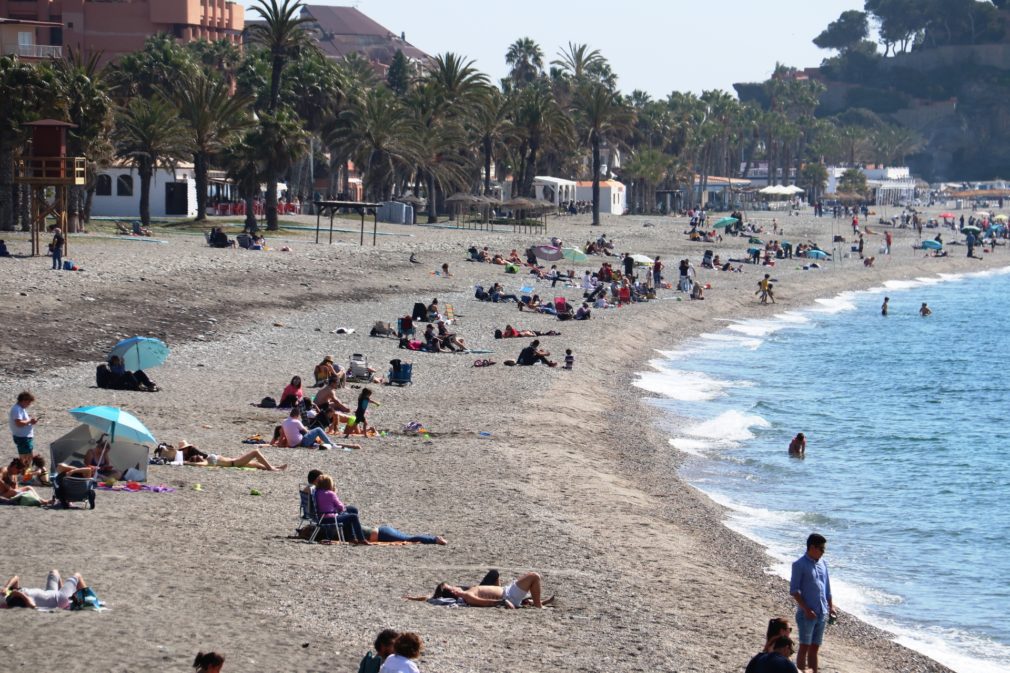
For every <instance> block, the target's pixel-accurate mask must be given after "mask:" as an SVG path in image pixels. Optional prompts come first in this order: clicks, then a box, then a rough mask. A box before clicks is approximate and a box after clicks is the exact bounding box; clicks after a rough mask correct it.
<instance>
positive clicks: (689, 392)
mask: <svg viewBox="0 0 1010 673" xmlns="http://www.w3.org/2000/svg"><path fill="white" fill-rule="evenodd" d="M649 364H650V365H652V366H653V367H656V368H657V370H658V371H654V372H639V374H638V379H637V380H636V381H635V383H634V385H635V386H637V387H639V388H642V389H643V390H648V391H649V392H651V393H656V394H658V395H662V396H663V397H668V398H670V399H672V400H678V401H681V402H704V401H706V400H712V399H715V398H716V397H719V396H720V395H722V394H723V391H724V390H726V389H727V388H730V387H732V386H733V385H735V383H734V382H733V381H723V380H721V379H716V378H712V377H711V376H708V375H706V374H702V373H700V372H690V371H685V370H682V369H672V368H667V367H664V366H663V365H662V364H661V363H660V362H659V361H653V362H650V363H649Z"/></svg>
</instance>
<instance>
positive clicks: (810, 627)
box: [789, 533, 835, 673]
mask: <svg viewBox="0 0 1010 673" xmlns="http://www.w3.org/2000/svg"><path fill="white" fill-rule="evenodd" d="M827 542H828V541H827V539H825V537H824V536H823V535H821V534H819V533H811V534H810V536H809V537H808V538H807V553H806V554H804V555H803V556H801V557H800V558H798V559H797V560H796V561H795V562H794V563H793V571H792V576H791V578H790V580H789V593H790V595H791V596H792V597H793V599H794V600H795V601H796V605H797V606H798V609H797V610H796V628H797V630H798V631H799V640H800V649H799V652H798V653H797V655H796V667H797V668H799V669H800V670H801V671H805V670H810V671H812V672H813V673H817V651H818V650H819V649H820V646H821V641H822V640H823V638H824V626H825V624H826V623H827V621H828V618H829V617H830V618H831V619H834V617H835V606H834V604H833V603H832V601H831V580H830V579H829V577H828V565H827V564H826V563H825V562H824V560H823V559H822V557H823V556H824V549H825V546H826V545H827Z"/></svg>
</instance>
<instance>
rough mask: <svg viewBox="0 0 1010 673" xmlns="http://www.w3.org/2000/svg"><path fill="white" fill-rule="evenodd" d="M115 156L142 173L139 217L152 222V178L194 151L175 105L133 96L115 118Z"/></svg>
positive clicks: (156, 98) (147, 222)
mask: <svg viewBox="0 0 1010 673" xmlns="http://www.w3.org/2000/svg"><path fill="white" fill-rule="evenodd" d="M114 139H115V145H116V155H117V156H118V157H120V158H122V159H125V160H126V161H128V162H129V163H130V164H132V165H133V166H134V167H135V168H136V169H137V173H138V174H139V176H140V220H141V222H142V223H143V225H144V226H145V227H146V226H148V225H150V224H151V178H152V177H153V176H154V171H155V169H157V168H159V167H161V166H169V167H174V165H175V163H176V162H177V161H179V160H181V159H184V158H186V157H187V156H189V154H190V153H191V152H192V151H193V146H192V144H191V143H190V141H189V134H188V133H187V132H186V125H185V124H184V123H183V121H182V120H181V119H180V118H179V115H178V113H177V112H176V111H175V108H174V107H172V105H171V104H170V103H169V102H168V101H166V100H164V99H162V98H160V97H158V96H154V97H152V98H150V99H145V98H134V99H133V100H132V101H130V104H129V105H128V106H127V107H125V108H123V109H121V110H120V112H119V115H118V118H117V120H116V130H115V135H114Z"/></svg>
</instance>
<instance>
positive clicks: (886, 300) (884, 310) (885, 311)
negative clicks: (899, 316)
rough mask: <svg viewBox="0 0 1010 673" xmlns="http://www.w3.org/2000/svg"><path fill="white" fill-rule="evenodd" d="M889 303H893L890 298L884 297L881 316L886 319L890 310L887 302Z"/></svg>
mask: <svg viewBox="0 0 1010 673" xmlns="http://www.w3.org/2000/svg"><path fill="white" fill-rule="evenodd" d="M889 301H891V298H890V297H884V303H883V304H881V306H880V315H882V316H884V317H885V318H886V317H887V309H888V306H887V302H889Z"/></svg>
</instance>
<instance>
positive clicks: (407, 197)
mask: <svg viewBox="0 0 1010 673" xmlns="http://www.w3.org/2000/svg"><path fill="white" fill-rule="evenodd" d="M395 200H396V201H399V202H400V203H409V204H410V205H412V206H423V205H424V204H426V203H428V202H427V201H426V200H424V199H422V198H420V197H417V196H414V194H413V192H407V193H405V194H404V195H403V196H398V197H396V199H395Z"/></svg>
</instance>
